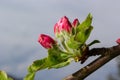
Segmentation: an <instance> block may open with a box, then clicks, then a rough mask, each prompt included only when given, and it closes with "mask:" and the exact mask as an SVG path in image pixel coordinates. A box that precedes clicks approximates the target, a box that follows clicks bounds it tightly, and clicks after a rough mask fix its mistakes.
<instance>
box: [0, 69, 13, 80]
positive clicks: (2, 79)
mask: <svg viewBox="0 0 120 80" xmlns="http://www.w3.org/2000/svg"><path fill="white" fill-rule="evenodd" d="M0 80H13V79H12V78H10V77H8V75H7V73H6V72H5V71H0Z"/></svg>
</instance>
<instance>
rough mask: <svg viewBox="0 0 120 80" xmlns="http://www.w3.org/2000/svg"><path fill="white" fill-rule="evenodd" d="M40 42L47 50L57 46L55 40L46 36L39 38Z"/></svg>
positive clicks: (42, 35)
mask: <svg viewBox="0 0 120 80" xmlns="http://www.w3.org/2000/svg"><path fill="white" fill-rule="evenodd" d="M38 42H39V43H40V44H41V45H42V46H43V47H44V48H46V49H49V48H52V46H53V45H54V44H56V42H55V40H54V39H52V38H51V37H50V36H48V35H45V34H41V35H40V36H39V38H38Z"/></svg>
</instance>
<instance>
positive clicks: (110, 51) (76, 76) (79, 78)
mask: <svg viewBox="0 0 120 80" xmlns="http://www.w3.org/2000/svg"><path fill="white" fill-rule="evenodd" d="M93 55H101V56H100V57H98V58H97V59H96V60H94V61H93V62H91V63H90V64H88V65H87V66H85V67H83V68H82V69H80V70H78V71H77V72H75V73H73V74H71V75H69V76H67V77H65V78H64V79H63V80H83V79H85V78H86V77H87V76H89V75H90V74H91V73H93V72H94V71H96V70H97V69H99V68H100V67H101V66H103V65H104V64H105V63H107V62H109V61H110V60H112V59H113V58H115V57H117V56H118V55H120V45H117V46H113V47H110V48H94V49H92V50H90V51H89V55H88V56H93Z"/></svg>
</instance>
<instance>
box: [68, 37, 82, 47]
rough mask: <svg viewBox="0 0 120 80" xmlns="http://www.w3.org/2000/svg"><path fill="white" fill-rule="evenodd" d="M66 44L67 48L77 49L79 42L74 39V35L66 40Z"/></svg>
mask: <svg viewBox="0 0 120 80" xmlns="http://www.w3.org/2000/svg"><path fill="white" fill-rule="evenodd" d="M66 44H67V46H68V47H69V48H72V49H78V48H79V47H80V45H81V44H80V42H77V41H75V40H74V37H71V38H70V39H69V40H68V41H66Z"/></svg>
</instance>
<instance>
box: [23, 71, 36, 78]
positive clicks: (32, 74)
mask: <svg viewBox="0 0 120 80" xmlns="http://www.w3.org/2000/svg"><path fill="white" fill-rule="evenodd" d="M34 77H35V72H32V73H29V74H27V76H25V78H24V80H34Z"/></svg>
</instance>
